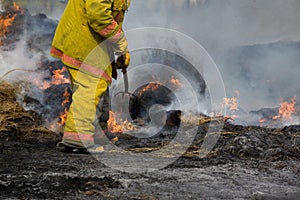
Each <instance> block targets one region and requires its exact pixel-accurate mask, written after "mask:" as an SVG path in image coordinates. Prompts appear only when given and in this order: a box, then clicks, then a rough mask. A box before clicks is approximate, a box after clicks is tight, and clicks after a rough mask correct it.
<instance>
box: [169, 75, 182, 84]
mask: <svg viewBox="0 0 300 200" xmlns="http://www.w3.org/2000/svg"><path fill="white" fill-rule="evenodd" d="M169 83H170V84H172V85H174V86H176V87H182V83H181V81H180V80H179V79H176V78H175V76H174V75H172V76H171V79H170V80H169Z"/></svg>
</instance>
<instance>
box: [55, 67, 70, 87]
mask: <svg viewBox="0 0 300 200" xmlns="http://www.w3.org/2000/svg"><path fill="white" fill-rule="evenodd" d="M66 69H67V68H66V67H63V68H62V69H57V70H53V76H52V82H51V83H52V84H53V85H60V84H64V83H70V80H69V79H67V78H65V75H64V74H63V73H64V72H65V71H66Z"/></svg>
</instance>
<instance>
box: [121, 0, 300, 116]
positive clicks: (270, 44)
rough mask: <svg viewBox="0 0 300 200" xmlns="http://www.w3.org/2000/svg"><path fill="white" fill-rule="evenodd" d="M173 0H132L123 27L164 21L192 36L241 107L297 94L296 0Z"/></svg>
mask: <svg viewBox="0 0 300 200" xmlns="http://www.w3.org/2000/svg"><path fill="white" fill-rule="evenodd" d="M174 2H175V1H174V0H164V1H158V0H156V1H155V0H152V1H147V2H145V1H143V2H141V1H132V7H131V8H130V10H129V12H128V14H127V17H126V21H125V30H126V29H131V28H138V27H147V26H158V27H166V28H172V29H175V30H177V31H180V32H182V33H184V34H186V35H189V36H191V37H192V38H194V39H195V40H197V41H198V42H199V43H200V44H201V45H203V46H204V47H205V48H206V50H207V51H208V52H209V53H210V55H211V56H212V57H213V59H214V61H215V62H216V64H217V65H218V67H219V69H220V71H221V73H222V77H223V79H224V82H225V87H226V91H227V94H228V96H230V97H231V96H234V95H235V93H234V91H236V90H239V91H240V95H239V96H238V97H237V98H238V99H239V103H240V107H242V108H243V109H244V110H246V111H250V110H253V109H254V110H255V109H260V108H263V107H276V106H278V105H279V102H280V99H281V98H283V99H285V100H288V99H289V98H292V97H294V96H296V97H299V96H300V88H299V86H298V84H299V78H298V77H299V75H300V68H299V61H300V60H299V53H300V47H299V43H297V42H298V41H299V42H300V26H299V21H300V15H299V13H300V1H298V0H285V1H282V0H261V1H257V0H247V1H240V0H226V1H220V0H207V1H203V2H201V3H198V4H197V5H195V4H194V6H193V7H188V6H186V5H187V4H185V3H188V1H176V2H177V5H176V4H174ZM199 2H200V1H199ZM129 43H130V41H129ZM247 51H248V52H247Z"/></svg>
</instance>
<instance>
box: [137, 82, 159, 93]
mask: <svg viewBox="0 0 300 200" xmlns="http://www.w3.org/2000/svg"><path fill="white" fill-rule="evenodd" d="M160 86H161V83H160V82H159V81H155V82H150V83H149V84H148V85H146V86H145V87H144V88H143V89H141V90H140V91H139V93H138V95H139V96H142V94H143V93H144V92H146V91H148V90H151V91H152V92H153V91H155V90H157V89H158V88H159V87H160Z"/></svg>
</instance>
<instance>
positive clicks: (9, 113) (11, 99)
mask: <svg viewBox="0 0 300 200" xmlns="http://www.w3.org/2000/svg"><path fill="white" fill-rule="evenodd" d="M17 91H18V86H17V84H15V85H14V84H10V83H8V82H6V81H2V82H0V133H7V136H8V137H7V138H6V139H8V138H10V139H13V136H16V135H17V137H18V138H19V139H22V140H26V141H28V140H32V139H34V140H38V141H45V140H49V139H50V140H55V139H58V137H59V136H58V135H57V134H55V133H53V132H51V131H49V130H48V129H46V128H44V127H43V126H42V125H41V120H40V117H39V116H38V115H37V114H36V113H33V112H29V111H26V110H24V109H23V107H22V106H20V105H19V104H18V103H17V101H16V92H17ZM19 133H21V134H19Z"/></svg>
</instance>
